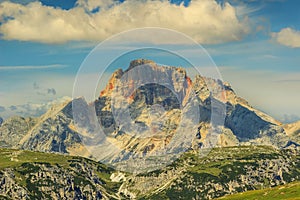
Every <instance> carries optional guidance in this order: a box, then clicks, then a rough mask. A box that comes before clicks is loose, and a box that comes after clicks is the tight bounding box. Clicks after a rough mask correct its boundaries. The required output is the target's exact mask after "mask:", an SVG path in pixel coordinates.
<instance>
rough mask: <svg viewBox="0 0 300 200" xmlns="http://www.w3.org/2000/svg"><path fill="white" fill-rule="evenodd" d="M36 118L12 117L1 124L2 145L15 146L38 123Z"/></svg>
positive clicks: (0, 137)
mask: <svg viewBox="0 0 300 200" xmlns="http://www.w3.org/2000/svg"><path fill="white" fill-rule="evenodd" d="M36 122H37V119H35V118H24V117H12V118H10V119H7V120H6V121H5V122H4V123H3V124H2V125H1V126H0V147H15V146H17V145H18V144H19V142H20V140H21V139H22V138H23V137H24V136H25V135H26V134H27V133H28V131H29V130H30V129H31V128H32V127H33V126H34V125H35V124H36Z"/></svg>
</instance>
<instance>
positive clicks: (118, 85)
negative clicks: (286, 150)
mask: <svg viewBox="0 0 300 200" xmlns="http://www.w3.org/2000/svg"><path fill="white" fill-rule="evenodd" d="M74 114H75V115H74ZM291 127H294V126H293V125H290V126H289V125H286V126H284V125H283V124H282V123H280V122H279V121H277V120H275V119H273V118H272V117H270V116H268V115H267V114H265V113H263V112H261V111H259V110H257V109H255V108H253V107H252V106H251V105H249V103H248V102H247V101H246V100H245V99H243V98H241V97H239V96H237V95H236V93H235V92H234V90H233V89H232V87H231V86H230V85H229V84H228V83H224V82H222V81H220V80H215V79H211V78H208V77H202V76H200V75H197V76H196V77H195V78H194V79H193V80H192V79H191V78H190V77H189V76H188V74H187V72H186V71H185V69H184V68H180V67H172V66H161V65H158V64H156V63H155V62H153V61H150V60H144V59H138V60H134V61H132V62H131V63H130V64H129V67H128V69H127V70H125V71H123V70H122V69H118V70H116V71H115V72H114V73H113V74H112V76H111V78H110V80H109V82H108V83H107V85H106V87H105V89H104V90H103V91H101V93H100V95H99V97H98V98H97V99H96V100H95V101H94V102H91V103H87V102H86V101H85V100H84V99H83V98H78V99H74V100H72V101H67V102H65V103H63V104H60V105H57V106H54V107H52V108H51V109H50V110H49V111H48V112H47V113H45V114H44V115H43V116H41V117H39V118H21V117H15V118H11V119H8V120H6V121H5V122H4V123H3V124H2V126H1V127H0V145H1V146H2V147H10V148H19V149H27V150H35V151H42V152H61V153H68V154H71V155H81V156H84V157H93V158H94V159H96V160H101V161H102V162H105V163H108V164H112V163H113V164H114V163H118V164H121V167H120V169H122V164H123V162H125V165H128V163H126V162H127V161H129V160H130V159H133V158H145V157H151V156H156V157H157V158H158V157H160V156H162V157H163V159H166V156H165V155H169V156H170V160H169V161H165V160H157V161H155V163H152V164H154V165H156V164H157V162H159V163H160V162H166V163H169V162H171V161H172V160H174V159H177V158H178V156H180V153H181V152H184V151H187V150H190V149H194V150H197V149H205V148H211V147H215V146H220V147H226V146H237V145H252V144H255V145H272V146H275V147H283V146H285V145H286V144H287V142H288V141H289V140H293V138H290V137H294V136H292V135H293V134H294V133H293V134H292V135H291V134H290V130H293V128H291ZM296 132H297V131H296ZM287 133H288V134H287ZM11 135H14V136H15V137H10V136H11ZM99 152H100V153H99ZM151 159H152V158H151ZM133 163H134V164H135V163H136V160H133ZM149 165H151V163H146V164H145V165H144V166H141V168H143V167H146V168H147V170H149V169H148V167H149ZM123 170H127V169H123Z"/></svg>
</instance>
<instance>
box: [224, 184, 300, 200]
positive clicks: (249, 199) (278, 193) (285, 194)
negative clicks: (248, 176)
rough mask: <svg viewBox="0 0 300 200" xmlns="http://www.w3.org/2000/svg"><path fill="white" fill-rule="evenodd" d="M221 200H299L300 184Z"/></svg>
mask: <svg viewBox="0 0 300 200" xmlns="http://www.w3.org/2000/svg"><path fill="white" fill-rule="evenodd" d="M219 199H220V200H221V199H222V200H241V199H243V200H260V199H261V200H276V199H280V200H299V199H300V182H293V183H289V184H286V185H280V186H277V187H274V188H269V189H264V190H255V191H248V192H244V193H239V194H234V195H230V196H225V197H221V198H219Z"/></svg>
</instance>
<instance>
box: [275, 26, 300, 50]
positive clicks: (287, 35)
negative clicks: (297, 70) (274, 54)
mask: <svg viewBox="0 0 300 200" xmlns="http://www.w3.org/2000/svg"><path fill="white" fill-rule="evenodd" d="M272 38H273V39H275V41H276V42H278V43H279V44H282V45H285V46H288V47H293V48H299V47H300V31H296V30H294V29H292V28H284V29H281V30H280V31H279V32H278V33H272Z"/></svg>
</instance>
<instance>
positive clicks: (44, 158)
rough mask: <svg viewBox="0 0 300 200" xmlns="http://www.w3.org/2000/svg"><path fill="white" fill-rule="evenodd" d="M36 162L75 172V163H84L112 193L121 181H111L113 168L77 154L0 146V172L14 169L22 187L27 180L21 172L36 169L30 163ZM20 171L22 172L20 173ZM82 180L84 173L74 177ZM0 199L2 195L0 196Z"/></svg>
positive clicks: (116, 189) (83, 179)
mask: <svg viewBox="0 0 300 200" xmlns="http://www.w3.org/2000/svg"><path fill="white" fill-rule="evenodd" d="M34 163H37V164H41V165H46V166H49V167H51V166H59V167H60V168H63V169H65V170H67V171H70V172H75V173H76V168H75V167H74V166H76V164H77V163H86V164H87V165H88V166H90V167H91V168H93V169H94V173H95V174H96V175H97V176H98V178H99V179H100V180H101V182H102V183H104V184H103V187H104V188H105V189H106V191H107V192H108V193H111V194H114V193H116V192H117V191H118V189H119V187H120V184H121V183H116V182H112V181H111V180H110V176H111V174H112V173H114V172H115V170H114V169H112V168H110V167H107V166H106V165H103V164H101V163H98V162H95V161H92V160H90V159H87V158H82V157H78V156H68V155H62V154H54V153H43V152H33V151H24V150H15V149H1V148H0V172H1V171H2V170H4V169H5V168H10V169H12V170H13V171H14V174H15V175H16V178H17V179H16V181H17V182H18V183H19V184H20V185H21V186H24V187H28V185H26V182H27V181H28V180H27V179H28V178H27V179H26V177H25V176H24V175H23V174H22V173H25V174H27V173H29V172H31V171H32V170H35V171H37V170H38V169H36V168H35V167H34V166H33V165H32V164H34ZM35 171H33V172H35ZM20 172H22V173H20ZM75 178H77V179H80V180H81V181H83V182H86V183H88V181H86V180H85V179H86V177H85V176H84V174H82V175H79V176H78V177H75ZM0 199H3V197H1V196H0Z"/></svg>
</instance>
